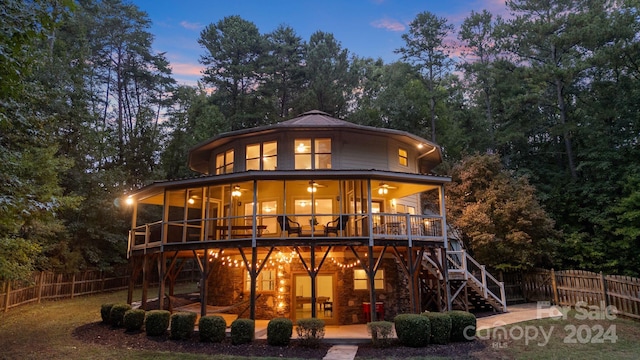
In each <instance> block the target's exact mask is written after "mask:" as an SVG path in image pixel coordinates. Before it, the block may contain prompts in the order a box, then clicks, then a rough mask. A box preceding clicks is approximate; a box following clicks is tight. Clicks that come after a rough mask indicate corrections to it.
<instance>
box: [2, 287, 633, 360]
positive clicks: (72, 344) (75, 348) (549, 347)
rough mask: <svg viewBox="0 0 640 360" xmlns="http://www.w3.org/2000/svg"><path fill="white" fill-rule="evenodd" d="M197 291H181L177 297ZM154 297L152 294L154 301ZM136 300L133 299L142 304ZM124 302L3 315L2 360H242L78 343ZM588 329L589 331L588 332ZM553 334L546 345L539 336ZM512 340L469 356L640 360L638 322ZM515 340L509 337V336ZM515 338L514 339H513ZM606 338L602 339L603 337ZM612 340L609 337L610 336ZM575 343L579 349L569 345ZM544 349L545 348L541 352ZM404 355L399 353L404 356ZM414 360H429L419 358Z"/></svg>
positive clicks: (86, 302)
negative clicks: (78, 334) (107, 308)
mask: <svg viewBox="0 0 640 360" xmlns="http://www.w3.org/2000/svg"><path fill="white" fill-rule="evenodd" d="M183 290H186V291H193V289H177V290H176V291H177V292H183ZM155 294H156V292H153V291H150V292H149V296H150V297H154V296H155ZM139 298H140V295H139V294H136V295H135V296H134V299H139ZM125 301H126V291H119V292H114V293H105V294H100V295H94V296H86V297H78V298H74V299H65V300H60V301H47V302H43V303H41V304H31V305H25V306H21V307H17V308H13V309H11V310H9V311H8V312H7V313H0V349H1V351H0V359H47V360H53V359H161V360H162V359H187V360H192V359H193V360H195V359H218V360H225V359H240V357H233V356H225V355H218V356H210V355H196V354H185V353H176V352H157V351H142V350H129V349H121V348H111V347H108V346H103V345H96V344H90V343H85V342H82V341H79V340H76V339H75V338H74V337H73V335H72V333H73V331H74V330H75V329H76V328H78V327H80V326H82V325H85V324H88V323H93V322H98V321H101V319H100V306H101V305H102V304H104V303H117V302H125ZM579 327H582V330H581V331H582V333H581V335H582V338H578V337H577V336H574V337H573V338H571V337H570V335H571V334H570V331H571V330H570V329H571V328H576V329H577V328H579ZM599 327H602V329H603V330H608V329H615V335H616V336H617V339H615V342H613V341H611V340H612V339H610V338H607V337H603V340H604V341H603V343H592V342H591V341H588V343H585V344H581V343H579V341H578V340H583V341H584V340H586V336H585V335H588V334H589V333H591V335H592V336H591V338H592V339H593V338H594V336H595V333H596V332H598V328H599ZM534 328H535V329H537V331H538V334H537V336H536V337H531V338H529V339H525V338H524V337H523V338H520V339H518V337H519V334H520V333H519V332H518V331H519V330H518V329H522V330H524V331H526V330H527V329H528V330H529V331H530V335H533V334H534V332H533V329H534ZM587 328H588V329H589V330H587ZM541 329H542V330H544V331H545V333H546V334H549V333H551V336H550V339H549V341H548V343H547V342H546V340H545V338H544V337H543V335H542V333H541ZM504 330H505V331H506V333H507V334H508V338H506V339H503V338H498V337H497V335H498V334H500V333H499V332H496V331H489V332H487V331H483V332H480V334H479V335H480V337H481V339H480V340H477V341H482V342H484V343H485V344H486V345H487V347H486V349H485V350H483V351H481V352H479V353H474V354H470V355H473V356H475V357H476V358H479V359H580V360H587V359H601V358H603V357H606V358H616V359H636V358H638V354H640V341H638V340H639V339H640V322H637V321H632V320H627V319H621V318H617V319H614V320H579V319H576V313H575V312H573V313H569V316H568V317H567V319H566V320H553V319H544V320H535V321H529V322H524V323H518V324H513V325H508V326H505V327H504ZM509 334H511V335H509ZM512 335H515V336H512ZM603 335H604V333H603ZM609 335H611V333H609ZM567 339H569V340H571V339H576V342H577V343H575V344H568V343H566V342H565V340H567ZM539 344H543V345H544V346H539ZM400 351H401V350H400ZM416 359H427V357H424V358H416Z"/></svg>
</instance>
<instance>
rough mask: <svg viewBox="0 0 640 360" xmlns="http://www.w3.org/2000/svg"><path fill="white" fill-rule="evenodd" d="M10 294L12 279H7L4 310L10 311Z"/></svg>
mask: <svg viewBox="0 0 640 360" xmlns="http://www.w3.org/2000/svg"><path fill="white" fill-rule="evenodd" d="M9 294H11V281H10V280H7V293H6V294H5V297H4V312H7V311H9V299H10V297H9Z"/></svg>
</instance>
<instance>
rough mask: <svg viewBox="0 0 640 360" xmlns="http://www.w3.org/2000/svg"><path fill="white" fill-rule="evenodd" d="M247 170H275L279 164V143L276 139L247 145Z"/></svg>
mask: <svg viewBox="0 0 640 360" xmlns="http://www.w3.org/2000/svg"><path fill="white" fill-rule="evenodd" d="M246 161H247V162H246V170H275V169H276V167H277V166H278V143H277V142H275V141H270V142H265V143H261V144H251V145H247V148H246Z"/></svg>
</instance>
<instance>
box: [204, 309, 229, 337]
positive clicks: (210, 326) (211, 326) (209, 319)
mask: <svg viewBox="0 0 640 360" xmlns="http://www.w3.org/2000/svg"><path fill="white" fill-rule="evenodd" d="M198 329H199V331H198V332H199V333H200V341H204V342H214V343H219V342H222V340H224V338H225V337H226V336H227V333H226V331H227V322H226V321H225V320H224V318H223V317H222V316H219V315H208V316H203V317H201V318H200V322H199V323H198Z"/></svg>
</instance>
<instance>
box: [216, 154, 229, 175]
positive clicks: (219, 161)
mask: <svg viewBox="0 0 640 360" xmlns="http://www.w3.org/2000/svg"><path fill="white" fill-rule="evenodd" d="M232 172H233V149H231V150H227V151H225V152H224V153H220V154H218V155H216V175H222V174H230V173H232Z"/></svg>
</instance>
